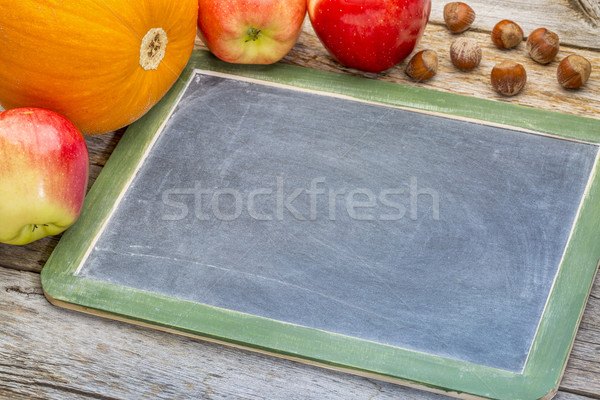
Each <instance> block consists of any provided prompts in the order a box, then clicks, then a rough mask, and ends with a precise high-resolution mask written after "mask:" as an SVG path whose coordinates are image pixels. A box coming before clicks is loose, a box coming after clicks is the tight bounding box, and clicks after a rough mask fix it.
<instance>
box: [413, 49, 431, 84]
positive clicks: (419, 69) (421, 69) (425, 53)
mask: <svg viewBox="0 0 600 400" xmlns="http://www.w3.org/2000/svg"><path fill="white" fill-rule="evenodd" d="M437 69H438V55H437V53H436V52H435V51H433V50H421V51H420V52H418V53H417V54H415V55H414V56H413V58H411V59H410V61H409V62H408V64H407V65H406V74H407V75H408V76H410V77H411V78H413V79H415V80H417V81H424V80H427V79H431V78H433V76H434V75H435V74H436V73H437Z"/></svg>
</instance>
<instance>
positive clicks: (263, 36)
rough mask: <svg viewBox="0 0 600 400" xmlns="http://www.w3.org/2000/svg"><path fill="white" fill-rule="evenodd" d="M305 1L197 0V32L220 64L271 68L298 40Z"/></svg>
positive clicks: (304, 13)
mask: <svg viewBox="0 0 600 400" xmlns="http://www.w3.org/2000/svg"><path fill="white" fill-rule="evenodd" d="M305 15H306V0H198V31H199V35H200V39H202V41H203V42H204V44H206V46H207V47H208V49H209V50H210V51H211V52H212V53H213V54H214V55H215V56H217V57H218V58H220V59H221V60H223V61H227V62H230V63H236V64H272V63H274V62H277V61H279V60H280V59H282V58H283V57H284V56H285V55H286V54H287V53H288V52H289V51H290V50H291V49H292V47H294V44H295V43H296V41H297V40H298V37H299V36H300V30H301V28H302V22H303V21H304V17H305Z"/></svg>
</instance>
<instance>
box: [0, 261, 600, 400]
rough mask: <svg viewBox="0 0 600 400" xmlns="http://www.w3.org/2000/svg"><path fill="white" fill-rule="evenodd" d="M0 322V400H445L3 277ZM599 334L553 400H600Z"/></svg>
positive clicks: (593, 302) (577, 355) (581, 347)
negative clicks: (173, 330)
mask: <svg viewBox="0 0 600 400" xmlns="http://www.w3.org/2000/svg"><path fill="white" fill-rule="evenodd" d="M599 285H600V282H599V281H598V280H597V282H596V288H595V292H596V293H597V292H600V286H599ZM599 308H600V298H598V297H597V296H594V297H593V298H592V299H590V304H589V307H588V310H587V312H586V317H585V319H586V320H589V319H590V318H591V319H593V318H594V317H595V318H597V315H598V310H599ZM0 314H1V315H2V325H0V398H1V399H67V398H68V399H273V400H275V399H282V400H283V399H286V400H295V399H298V400H301V399H320V400H323V399H340V400H347V399H364V400H370V399H377V400H386V399H389V400H391V399H412V400H425V399H440V400H441V399H445V398H447V397H446V396H441V395H437V394H432V393H427V392H422V391H419V390H415V389H410V388H405V387H402V386H399V385H395V384H390V383H386V382H381V381H377V380H373V379H366V378H361V377H356V376H353V375H348V374H345V373H341V372H336V371H330V370H326V369H322V368H319V367H313V366H310V365H305V364H300V363H297V362H293V361H287V360H282V359H279V358H273V357H270V356H266V355H262V354H257V353H252V352H248V351H244V350H239V349H234V348H229V347H226V346H222V345H218V344H213V343H208V342H204V341H201V340H197V339H191V338H186V337H182V336H178V335H174V334H170V333H164V332H160V331H156V330H152V329H149V328H144V327H138V326H134V325H130V324H126V323H122V322H118V321H113V320H108V319H104V318H100V317H96V316H90V315H85V314H81V313H78V312H74V311H69V310H64V309H61V308H57V307H54V306H52V305H50V304H49V303H48V302H47V300H46V299H45V297H44V296H43V293H42V290H41V285H40V280H39V275H38V274H37V273H33V272H23V271H17V270H14V269H9V268H3V267H0ZM590 314H591V315H590ZM594 314H595V315H594ZM597 326H598V325H596V327H595V328H591V329H588V328H587V327H586V326H585V324H584V325H583V326H582V329H581V331H580V333H579V336H578V342H577V345H576V348H575V349H574V353H573V355H572V356H571V360H570V362H569V367H568V369H567V374H566V375H565V379H564V381H563V383H562V384H561V391H560V392H559V395H558V396H557V397H556V398H557V399H563V400H584V399H585V398H599V397H600V370H599V369H598V365H600V359H599V356H598V349H599V348H600V341H599V340H598V337H599V335H598V333H597ZM594 329H595V331H594ZM594 334H595V336H594ZM589 340H592V342H589ZM582 371H587V372H586V373H585V375H583V376H582V375H581V374H582Z"/></svg>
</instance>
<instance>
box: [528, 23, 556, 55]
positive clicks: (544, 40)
mask: <svg viewBox="0 0 600 400" xmlns="http://www.w3.org/2000/svg"><path fill="white" fill-rule="evenodd" d="M559 48H560V43H559V39H558V35H557V34H556V33H554V32H552V31H549V30H548V29H546V28H538V29H536V30H534V31H533V32H531V34H530V35H529V37H528V38H527V51H528V52H529V55H530V56H531V58H532V59H533V60H534V61H536V62H538V63H540V64H548V63H549V62H550V61H552V60H554V57H556V55H557V54H558V49H559Z"/></svg>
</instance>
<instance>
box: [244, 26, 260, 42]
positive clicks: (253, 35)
mask: <svg viewBox="0 0 600 400" xmlns="http://www.w3.org/2000/svg"><path fill="white" fill-rule="evenodd" d="M246 37H247V39H246V42H249V41H251V40H252V41H255V40H257V39H258V38H259V37H260V29H256V28H248V31H247V32H246Z"/></svg>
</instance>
